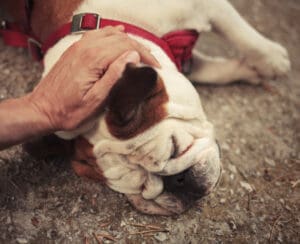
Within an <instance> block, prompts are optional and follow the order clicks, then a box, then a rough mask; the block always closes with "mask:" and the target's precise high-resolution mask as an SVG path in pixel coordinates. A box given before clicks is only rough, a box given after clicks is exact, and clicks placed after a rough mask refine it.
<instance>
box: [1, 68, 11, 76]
mask: <svg viewBox="0 0 300 244" xmlns="http://www.w3.org/2000/svg"><path fill="white" fill-rule="evenodd" d="M2 72H3V74H5V75H9V74H10V70H9V69H4V70H3V71H2Z"/></svg>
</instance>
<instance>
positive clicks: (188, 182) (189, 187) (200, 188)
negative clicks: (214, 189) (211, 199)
mask: <svg viewBox="0 0 300 244" xmlns="http://www.w3.org/2000/svg"><path fill="white" fill-rule="evenodd" d="M205 181H206V180H205V177H200V178H199V177H198V176H196V175H195V172H194V171H193V169H192V168H190V169H187V170H185V171H183V172H182V173H179V174H176V175H171V176H165V177H164V190H165V191H167V192H171V193H172V194H174V195H177V196H178V197H180V198H186V200H189V201H190V200H197V199H200V198H201V197H203V196H204V195H205V193H206V191H207V187H206V184H205Z"/></svg>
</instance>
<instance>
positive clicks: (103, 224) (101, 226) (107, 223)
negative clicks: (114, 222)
mask: <svg viewBox="0 0 300 244" xmlns="http://www.w3.org/2000/svg"><path fill="white" fill-rule="evenodd" d="M110 224H111V221H109V222H106V223H101V224H99V227H100V228H103V227H107V226H109V225H110Z"/></svg>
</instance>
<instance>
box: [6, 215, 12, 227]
mask: <svg viewBox="0 0 300 244" xmlns="http://www.w3.org/2000/svg"><path fill="white" fill-rule="evenodd" d="M11 223H12V221H11V217H10V216H8V217H7V219H6V224H8V225H10V224H11Z"/></svg>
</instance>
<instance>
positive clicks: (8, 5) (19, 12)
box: [0, 0, 27, 31]
mask: <svg viewBox="0 0 300 244" xmlns="http://www.w3.org/2000/svg"><path fill="white" fill-rule="evenodd" d="M0 8H1V9H4V10H5V14H7V15H8V16H5V17H10V18H12V19H13V21H14V23H17V24H18V26H19V27H20V28H21V29H22V30H23V31H26V29H27V15H26V11H25V1H24V0H9V1H7V0H0Z"/></svg>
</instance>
